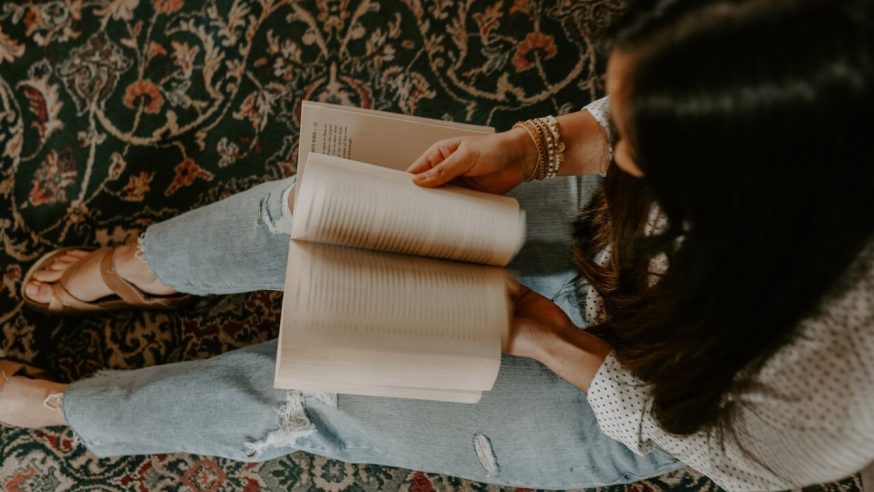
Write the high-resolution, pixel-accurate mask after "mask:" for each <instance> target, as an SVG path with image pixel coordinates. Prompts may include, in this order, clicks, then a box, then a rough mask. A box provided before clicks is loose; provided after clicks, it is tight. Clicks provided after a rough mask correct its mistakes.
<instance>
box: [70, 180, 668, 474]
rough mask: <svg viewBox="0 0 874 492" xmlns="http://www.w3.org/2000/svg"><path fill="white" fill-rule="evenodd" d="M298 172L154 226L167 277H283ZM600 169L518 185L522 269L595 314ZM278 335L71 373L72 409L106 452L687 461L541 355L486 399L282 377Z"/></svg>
mask: <svg viewBox="0 0 874 492" xmlns="http://www.w3.org/2000/svg"><path fill="white" fill-rule="evenodd" d="M293 179H294V178H290V179H287V180H282V181H275V182H270V183H265V184H262V185H260V186H256V187H254V188H252V189H250V190H248V191H246V192H244V193H240V194H238V195H234V196H231V197H229V198H227V199H225V200H222V201H220V202H217V203H214V204H212V205H209V206H206V207H203V208H200V209H197V210H193V211H191V212H188V213H186V214H183V215H180V216H179V217H176V218H173V219H171V220H168V221H166V222H163V223H160V224H155V225H153V226H151V227H149V229H148V230H147V231H146V233H145V235H144V237H143V241H142V244H141V246H142V249H143V252H144V253H145V256H146V259H147V261H148V263H149V264H150V266H151V267H152V269H153V270H154V271H155V273H156V274H157V276H158V278H159V279H160V280H161V281H162V282H163V283H164V284H166V285H168V286H171V287H173V288H175V289H177V290H179V291H181V292H189V293H192V294H222V293H232V292H245V291H253V290H258V289H271V290H281V289H282V287H283V277H284V273H285V261H286V255H287V252H288V236H287V234H286V233H285V232H284V231H287V230H288V226H289V221H290V220H291V217H290V216H289V214H288V213H287V208H286V206H285V203H286V202H285V199H286V197H287V190H288V189H289V187H290V186H291V185H292V183H293ZM595 184H596V183H595V182H593V181H592V180H587V179H583V178H561V179H555V180H550V181H545V182H537V183H526V184H524V185H522V186H521V187H520V188H519V189H517V190H515V191H514V194H515V195H516V196H517V198H519V200H520V202H521V203H522V206H523V208H525V210H526V211H527V215H528V220H529V224H528V241H527V244H526V246H525V248H524V249H523V250H522V251H521V252H520V254H519V256H518V257H517V258H516V260H514V262H513V263H512V264H511V265H510V268H511V270H512V271H513V272H514V273H515V274H516V275H517V277H518V278H519V280H520V281H521V282H522V283H524V284H526V285H528V286H529V287H531V288H532V289H534V290H535V291H538V292H540V293H542V294H544V295H546V296H549V297H551V298H552V299H553V300H554V301H555V302H556V303H558V304H559V305H560V306H561V307H562V308H563V309H564V310H565V311H566V312H567V313H568V314H569V315H570V316H571V317H572V319H574V320H575V322H576V323H577V324H579V325H580V326H582V324H583V320H582V319H581V317H580V309H579V307H578V303H577V289H576V288H574V280H575V277H576V274H575V272H574V269H573V265H572V262H571V256H570V252H571V250H570V244H571V243H570V233H569V221H570V219H571V218H572V217H573V215H574V213H575V212H576V210H578V209H579V207H580V206H581V205H583V204H584V202H585V201H586V200H588V198H589V196H590V194H591V190H592V189H593V187H594V185H595ZM275 356H276V341H275V340H273V341H270V342H265V343H261V344H258V345H254V346H250V347H247V348H243V349H240V350H234V351H232V352H229V353H226V354H223V355H220V356H218V357H213V358H211V359H206V360H198V361H190V362H180V363H175V364H167V365H163V366H157V367H149V368H145V369H138V370H132V371H110V372H108V373H105V374H103V375H101V376H99V377H96V378H91V379H86V380H83V381H79V382H77V383H74V384H71V385H70V386H69V387H68V389H67V390H66V393H65V395H64V412H65V415H66V418H67V422H69V424H70V426H71V427H72V429H73V430H74V431H75V432H76V433H77V434H78V435H79V436H80V437H81V439H82V441H83V442H84V443H85V445H86V446H88V448H89V449H90V450H91V451H93V452H94V453H96V454H97V455H98V456H117V455H129V454H151V453H173V452H190V453H196V454H202V455H212V456H222V457H227V458H232V459H237V460H243V461H262V460H269V459H272V458H275V457H278V456H281V455H284V454H288V453H291V452H294V451H297V450H304V451H308V452H312V453H316V454H320V455H323V456H328V457H331V458H336V459H339V460H343V461H347V462H353V463H373V464H380V465H389V466H396V467H402V468H410V469H415V470H422V471H427V472H433V473H440V474H448V475H454V476H460V477H464V478H468V479H473V480H478V481H483V482H490V483H495V484H501V485H510V486H520V487H532V488H582V487H591V486H597V485H607V484H616V483H624V482H631V481H636V480H638V479H641V478H643V477H651V476H655V475H659V474H662V473H664V472H667V471H671V470H675V469H677V468H680V467H682V466H683V465H682V464H681V463H679V462H678V461H676V460H675V459H674V458H672V457H671V456H669V455H667V454H666V453H664V452H662V451H660V450H657V451H655V452H653V453H650V454H648V455H646V456H638V455H636V454H634V453H633V452H631V451H630V450H629V449H628V448H626V447H625V446H624V445H622V444H620V443H619V442H617V441H614V440H613V439H610V438H609V437H607V436H605V435H604V434H603V433H601V431H600V430H599V428H598V423H597V422H596V420H595V416H594V414H593V413H592V410H591V408H590V407H589V405H588V403H587V401H586V395H585V393H583V392H581V391H580V390H579V389H577V388H576V387H574V386H572V385H571V384H569V383H567V382H566V381H564V380H563V379H561V378H559V377H558V376H557V375H555V374H554V373H553V372H552V371H550V370H549V369H548V368H546V367H545V366H543V365H542V364H540V363H539V362H537V361H535V360H532V359H527V358H523V357H514V356H509V355H504V356H503V358H502V361H501V368H500V372H499V373H498V378H497V381H496V382H495V386H494V388H493V389H492V390H491V391H487V392H485V393H484V394H483V397H482V400H481V401H480V402H479V403H477V404H473V405H470V404H463V403H448V402H435V401H424V400H411V399H401V398H381V397H372V396H357V395H345V394H340V395H335V394H326V393H319V394H311V393H303V394H302V393H300V392H297V391H284V390H276V389H273V386H272V384H273V369H274V360H275Z"/></svg>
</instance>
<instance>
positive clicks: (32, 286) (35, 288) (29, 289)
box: [24, 284, 39, 296]
mask: <svg viewBox="0 0 874 492" xmlns="http://www.w3.org/2000/svg"><path fill="white" fill-rule="evenodd" d="M24 291H25V292H27V295H30V296H35V295H36V293H37V292H39V286H38V285H36V284H30V285H28V286H27V287H26V288H25V289H24Z"/></svg>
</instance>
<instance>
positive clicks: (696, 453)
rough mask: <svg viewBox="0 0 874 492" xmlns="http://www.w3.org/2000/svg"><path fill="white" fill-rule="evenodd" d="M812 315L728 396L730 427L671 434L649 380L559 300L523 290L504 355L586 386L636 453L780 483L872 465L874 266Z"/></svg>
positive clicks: (606, 428) (762, 483) (603, 421)
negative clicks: (659, 452)
mask: <svg viewBox="0 0 874 492" xmlns="http://www.w3.org/2000/svg"><path fill="white" fill-rule="evenodd" d="M866 275H867V276H865V277H863V278H862V280H861V281H860V282H859V283H858V284H857V285H856V287H855V288H853V289H851V290H850V291H849V292H847V293H845V294H844V295H843V297H841V298H840V299H839V300H834V301H833V302H831V303H830V304H829V305H828V306H827V307H826V308H825V309H823V310H822V312H821V313H820V315H818V316H817V317H816V318H813V319H808V320H805V321H804V322H803V323H802V327H801V328H802V330H801V332H800V333H799V336H798V337H797V338H796V341H795V342H793V343H792V344H790V345H787V346H786V347H784V348H782V349H781V350H780V351H778V352H777V353H776V354H775V355H773V356H772V357H771V358H770V359H769V360H768V361H767V362H766V363H765V365H764V366H763V367H762V368H761V369H760V370H759V372H758V373H757V374H756V375H755V376H754V380H753V384H752V385H751V386H750V388H749V389H748V390H746V391H744V392H743V393H742V394H740V395H737V396H735V397H732V400H731V401H733V404H734V405H735V414H734V418H733V419H732V421H731V422H730V424H729V428H727V429H718V428H714V429H707V430H702V431H699V432H697V433H695V434H691V435H675V434H671V433H668V432H666V431H664V430H662V429H661V427H660V426H659V424H658V421H657V420H656V418H655V417H654V415H653V397H652V394H651V391H650V387H649V386H648V385H647V384H646V383H644V382H643V381H641V380H639V379H638V378H636V377H635V376H634V375H633V374H631V373H630V372H629V371H628V370H627V369H625V368H624V367H623V366H622V365H621V364H620V363H619V361H618V359H616V357H615V356H614V354H613V353H610V348H609V345H607V344H606V343H605V342H604V341H603V340H601V339H599V338H597V337H595V336H594V335H591V334H588V333H586V332H585V331H584V330H581V329H579V328H578V327H576V326H574V325H573V323H572V322H571V321H570V319H569V318H568V317H567V316H566V315H565V314H564V312H563V311H562V310H561V308H559V307H558V306H557V305H555V304H554V303H552V302H551V301H549V300H548V299H546V298H544V297H542V296H540V295H538V294H536V293H533V292H531V291H528V290H527V289H524V288H522V289H519V292H521V294H517V296H516V312H515V317H514V323H513V327H512V329H511V332H510V340H508V342H507V343H505V346H504V351H505V352H506V353H509V354H511V355H519V356H525V357H530V358H533V359H535V360H538V361H540V362H541V363H543V364H544V365H545V366H547V367H549V368H550V369H551V370H553V371H554V372H556V373H557V374H558V375H559V376H560V377H562V378H563V379H565V380H566V381H568V382H569V383H571V384H573V385H574V386H576V387H578V388H580V389H581V390H582V391H586V392H588V401H589V404H590V406H591V408H592V410H593V411H594V413H595V416H596V418H597V420H598V425H599V427H600V429H601V430H602V431H603V432H604V433H605V434H607V435H608V436H610V437H612V438H613V439H616V440H617V441H620V442H622V443H623V444H625V445H626V446H628V447H629V448H630V449H632V450H633V451H635V452H637V453H639V454H644V453H647V452H649V451H651V450H652V449H654V448H655V447H659V448H661V449H663V450H664V451H666V452H668V453H669V454H671V455H672V456H674V457H676V458H677V459H679V460H681V461H683V462H684V463H686V464H687V465H689V466H690V467H692V468H694V469H696V470H698V471H699V472H701V473H703V474H705V475H707V476H708V477H710V478H711V479H713V480H714V481H715V482H716V483H717V484H719V485H720V486H722V487H724V488H725V489H727V490H730V491H747V490H784V489H792V488H798V487H803V486H807V485H811V484H816V483H822V482H828V481H833V480H838V479H841V478H844V477H847V476H849V475H851V474H853V473H855V472H857V471H859V470H861V469H862V468H864V467H865V466H866V465H867V464H868V463H870V462H874V397H872V396H871V395H874V378H872V377H871V375H872V374H874V362H872V360H874V359H872V358H871V357H868V356H867V355H866V354H874V330H871V326H874V303H872V302H870V293H871V292H874V271H869V272H868V273H867V274H866Z"/></svg>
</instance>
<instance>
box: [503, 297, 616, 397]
mask: <svg viewBox="0 0 874 492" xmlns="http://www.w3.org/2000/svg"><path fill="white" fill-rule="evenodd" d="M510 294H511V296H512V297H513V299H514V304H515V308H514V312H513V321H512V323H510V331H509V333H508V334H507V338H506V339H505V340H504V341H503V345H502V347H501V348H502V351H503V352H504V353H506V354H510V355H517V356H522V357H528V358H531V359H535V360H537V361H539V362H541V363H542V364H543V365H545V366H546V367H548V368H550V369H551V370H552V371H553V372H555V373H556V374H558V375H559V376H561V377H562V378H563V379H564V380H565V381H567V382H569V383H571V384H573V385H574V386H576V387H577V388H579V389H581V390H582V391H588V390H589V386H590V385H591V383H592V380H593V379H594V378H595V374H597V372H598V368H600V367H601V364H602V363H603V362H604V359H605V358H606V357H607V354H609V353H610V351H611V350H612V348H611V347H610V344H608V343H607V342H605V341H604V340H602V339H600V338H598V337H596V336H595V335H592V334H591V333H587V332H586V331H585V330H581V329H580V328H579V327H577V326H576V325H574V323H573V321H571V319H570V318H569V317H568V316H567V314H565V312H564V311H562V309H561V308H560V307H558V305H556V304H555V303H554V302H552V301H550V300H549V299H547V298H546V297H543V296H542V295H540V294H538V293H536V292H534V291H532V290H531V289H529V288H527V287H525V286H523V285H521V284H519V283H517V282H515V281H513V282H512V283H511V285H510Z"/></svg>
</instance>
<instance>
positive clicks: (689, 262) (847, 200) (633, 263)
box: [575, 0, 874, 434]
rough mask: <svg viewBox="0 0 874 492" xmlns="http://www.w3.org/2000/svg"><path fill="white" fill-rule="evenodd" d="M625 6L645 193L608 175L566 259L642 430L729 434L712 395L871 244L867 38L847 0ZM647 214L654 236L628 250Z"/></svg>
mask: <svg viewBox="0 0 874 492" xmlns="http://www.w3.org/2000/svg"><path fill="white" fill-rule="evenodd" d="M638 3H639V5H634V6H632V8H631V9H630V11H629V13H628V14H627V16H626V17H625V19H623V20H622V21H621V22H620V24H619V26H618V28H617V29H616V30H615V31H614V36H613V39H614V43H615V44H614V49H618V50H623V51H624V52H627V53H630V54H632V55H633V62H632V68H631V70H630V72H631V73H630V80H628V81H626V82H627V83H629V84H630V90H629V94H630V96H629V97H630V99H629V102H628V107H629V108H630V109H629V112H630V116H629V126H630V128H628V133H629V135H627V138H628V139H629V141H630V143H631V146H632V148H633V149H634V150H635V152H636V155H637V164H638V166H639V167H640V168H641V169H642V170H643V171H644V173H645V177H644V178H642V179H636V178H633V177H631V176H629V175H627V174H625V173H623V172H621V171H619V170H618V169H615V166H614V168H612V169H610V171H608V174H607V177H606V178H605V180H604V183H603V187H602V189H601V190H600V192H599V193H598V195H597V196H596V197H595V199H594V200H593V202H592V203H591V204H590V206H589V207H588V208H587V209H586V210H585V211H584V212H583V213H582V214H581V215H580V217H579V218H578V219H577V221H576V223H575V238H576V259H577V262H578V265H579V267H580V269H581V271H582V272H583V274H584V276H585V277H587V278H588V280H589V281H590V283H591V284H592V285H593V286H594V287H595V288H596V289H597V290H598V291H599V292H600V293H601V294H602V296H603V297H604V299H605V307H606V310H607V313H608V315H609V317H608V318H607V321H605V322H603V323H600V324H598V325H597V326H593V327H591V328H590V330H591V331H593V332H594V333H596V334H598V335H599V336H601V337H603V338H605V339H606V340H607V341H609V342H610V343H611V344H612V345H613V347H614V349H615V350H616V355H617V357H618V359H619V361H620V362H621V363H622V364H623V365H625V367H627V368H628V369H630V370H631V371H632V372H633V373H634V374H635V375H636V376H638V377H639V378H640V379H642V380H643V381H644V382H646V383H649V384H650V385H651V388H652V391H653V396H654V406H653V412H654V416H655V417H656V419H657V420H658V422H659V423H660V425H661V426H662V427H663V428H664V429H665V430H667V431H669V432H672V433H676V434H690V433H694V432H696V431H699V430H701V429H708V428H712V427H714V426H720V428H723V427H722V426H723V425H725V424H730V419H731V417H732V414H733V411H734V406H733V405H734V403H733V401H734V399H733V398H730V396H731V395H732V394H735V393H738V392H742V391H744V389H745V388H748V387H749V385H750V384H751V379H750V376H751V375H752V374H754V373H755V372H756V370H757V369H758V368H759V367H761V365H762V363H763V362H764V361H765V360H767V358H768V357H769V356H771V355H772V354H773V353H774V352H775V351H776V350H777V349H779V348H780V347H782V346H784V345H786V344H787V343H789V342H790V341H792V339H793V337H794V336H795V332H796V331H797V330H796V327H797V326H798V325H799V323H800V321H801V320H802V319H804V318H805V317H808V316H812V315H815V314H816V311H817V309H818V306H820V305H821V304H822V302H823V299H824V298H825V297H826V296H828V295H837V294H839V292H837V291H838V290H840V288H839V287H838V286H839V285H840V284H841V282H839V279H840V278H841V275H842V273H843V272H845V271H846V270H847V269H848V268H849V266H850V265H851V263H852V262H853V260H854V258H856V257H857V256H858V255H859V254H860V252H861V251H862V250H863V248H864V247H865V245H866V244H868V242H869V241H871V239H872V233H874V145H872V142H874V132H872V130H871V129H872V128H874V126H872V124H871V120H872V118H874V111H872V110H874V105H872V80H874V78H872V74H874V68H872V36H874V25H872V21H871V17H872V16H871V6H870V4H871V2H868V1H865V0H859V1H850V0H735V1H731V0H717V1H713V0H711V1H704V0H656V1H653V0H650V1H645V2H638ZM643 4H645V5H643ZM653 204H657V205H658V207H659V208H660V209H661V210H662V211H663V212H664V214H665V215H666V218H667V226H666V228H665V229H664V230H663V231H662V232H661V233H658V234H655V235H645V234H644V224H645V223H646V220H647V216H648V211H649V210H650V207H651V206H652V205H653ZM607 245H611V246H612V248H613V255H612V259H611V262H610V264H609V265H607V266H606V267H603V268H602V267H599V266H598V265H596V264H595V263H594V262H593V261H592V255H593V254H594V253H595V252H596V251H597V250H599V249H600V248H603V247H604V246H607ZM659 253H664V254H666V255H667V258H668V265H669V267H668V269H667V271H666V272H665V273H664V275H662V276H661V277H660V280H659V281H658V283H657V284H655V285H654V286H650V285H649V282H648V268H649V265H650V260H651V259H652V258H653V257H655V256H656V255H657V254H659Z"/></svg>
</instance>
